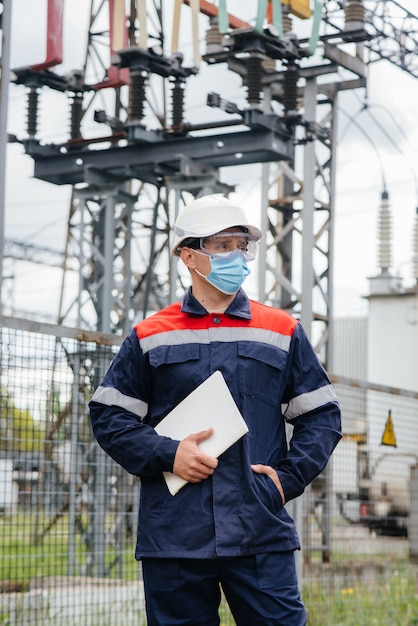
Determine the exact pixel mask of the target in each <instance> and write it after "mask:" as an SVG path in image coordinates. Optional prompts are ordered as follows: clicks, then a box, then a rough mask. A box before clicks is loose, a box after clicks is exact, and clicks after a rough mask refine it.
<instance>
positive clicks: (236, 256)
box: [195, 250, 251, 295]
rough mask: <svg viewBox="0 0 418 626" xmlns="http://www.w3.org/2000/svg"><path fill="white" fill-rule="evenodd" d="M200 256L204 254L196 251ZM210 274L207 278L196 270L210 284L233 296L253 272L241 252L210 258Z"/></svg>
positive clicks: (235, 251) (236, 251)
mask: <svg viewBox="0 0 418 626" xmlns="http://www.w3.org/2000/svg"><path fill="white" fill-rule="evenodd" d="M196 252H198V253H199V254H202V253H201V252H199V251H198V250H196ZM209 259H210V268H211V270H210V272H209V274H208V275H207V276H204V275H203V274H201V273H200V272H199V271H198V270H195V271H196V272H197V273H198V274H199V275H200V276H203V277H204V278H206V280H207V281H208V283H210V284H211V285H213V286H214V287H216V289H219V291H222V293H226V294H227V295H233V294H234V293H237V291H238V289H239V288H240V287H241V285H242V283H243V282H244V280H245V279H246V278H247V276H248V274H250V272H251V270H250V268H249V267H248V265H247V264H246V262H245V259H244V257H243V254H242V252H241V251H240V250H234V252H232V253H231V252H226V253H225V255H223V254H217V255H216V257H214V256H210V257H209Z"/></svg>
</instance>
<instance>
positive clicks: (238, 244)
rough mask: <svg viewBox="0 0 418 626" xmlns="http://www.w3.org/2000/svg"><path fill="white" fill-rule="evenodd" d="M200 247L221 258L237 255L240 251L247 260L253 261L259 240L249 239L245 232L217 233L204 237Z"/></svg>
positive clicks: (211, 255) (210, 254) (208, 253)
mask: <svg viewBox="0 0 418 626" xmlns="http://www.w3.org/2000/svg"><path fill="white" fill-rule="evenodd" d="M200 249H201V250H203V252H205V253H206V254H207V255H209V256H210V257H213V258H220V259H227V258H230V257H231V256H235V255H236V254H237V251H238V252H240V253H241V254H242V256H243V257H244V259H245V260H246V261H253V260H254V259H255V257H256V255H257V249H258V241H254V240H252V239H249V237H248V235H247V234H246V233H243V232H231V233H217V234H216V235H211V236H210V237H202V238H201V240H200Z"/></svg>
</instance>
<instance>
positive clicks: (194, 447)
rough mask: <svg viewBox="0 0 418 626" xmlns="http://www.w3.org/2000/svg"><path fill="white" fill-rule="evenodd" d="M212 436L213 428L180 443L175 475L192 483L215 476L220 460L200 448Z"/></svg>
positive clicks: (174, 470) (174, 469)
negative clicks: (200, 444)
mask: <svg viewBox="0 0 418 626" xmlns="http://www.w3.org/2000/svg"><path fill="white" fill-rule="evenodd" d="M212 434H213V428H208V430H202V431H200V432H199V433H193V434H192V435H189V436H188V437H186V438H185V439H183V440H182V441H180V443H179V445H178V448H177V452H176V456H175V457H174V464H173V474H176V476H180V478H183V479H184V480H187V481H188V482H190V483H199V482H200V481H202V480H205V478H208V476H211V475H212V474H213V472H214V471H215V468H216V467H217V465H218V459H217V458H215V457H213V456H210V455H209V454H206V453H205V452H202V450H201V449H200V448H199V443H201V442H202V441H205V440H206V439H209V437H211V436H212Z"/></svg>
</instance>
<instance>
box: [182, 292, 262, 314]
mask: <svg viewBox="0 0 418 626" xmlns="http://www.w3.org/2000/svg"><path fill="white" fill-rule="evenodd" d="M181 310H182V311H183V313H190V314H191V315H208V312H207V311H206V309H205V308H204V307H203V306H202V305H201V304H200V302H199V301H198V300H196V298H195V297H194V296H193V294H192V288H191V287H189V289H188V290H187V292H186V294H185V296H184V298H183V303H182V306H181ZM225 315H231V316H232V317H241V318H243V319H246V320H250V319H251V311H250V301H249V299H248V296H247V294H246V293H245V291H244V290H243V289H240V290H239V291H238V293H237V295H236V296H235V298H234V300H233V301H232V302H231V304H230V305H229V307H228V308H227V309H226V311H225Z"/></svg>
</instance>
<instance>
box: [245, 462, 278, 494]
mask: <svg viewBox="0 0 418 626" xmlns="http://www.w3.org/2000/svg"><path fill="white" fill-rule="evenodd" d="M251 469H252V470H253V472H255V473H256V474H266V476H269V477H270V478H271V480H272V481H273V482H274V484H275V485H276V487H277V489H278V491H279V493H280V496H281V498H282V502H283V504H285V503H286V497H285V495H284V491H283V486H282V483H281V482H280V478H279V477H278V475H277V472H276V470H275V469H274V467H271V465H263V464H262V463H255V464H254V465H251Z"/></svg>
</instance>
